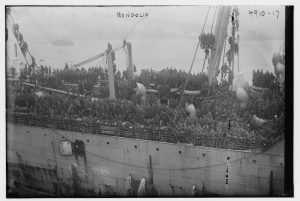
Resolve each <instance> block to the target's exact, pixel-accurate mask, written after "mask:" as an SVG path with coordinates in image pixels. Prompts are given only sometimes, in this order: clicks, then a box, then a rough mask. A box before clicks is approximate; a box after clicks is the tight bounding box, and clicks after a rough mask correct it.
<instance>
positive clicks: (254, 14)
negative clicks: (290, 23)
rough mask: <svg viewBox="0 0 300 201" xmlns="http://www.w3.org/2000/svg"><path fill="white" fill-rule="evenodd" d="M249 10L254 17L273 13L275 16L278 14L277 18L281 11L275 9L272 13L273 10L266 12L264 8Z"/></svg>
mask: <svg viewBox="0 0 300 201" xmlns="http://www.w3.org/2000/svg"><path fill="white" fill-rule="evenodd" d="M248 12H249V15H250V16H251V17H252V16H253V17H260V16H261V17H263V16H266V15H271V14H272V15H273V16H276V17H277V19H278V17H279V11H278V10H275V11H273V12H272V13H271V12H266V11H264V10H262V11H258V10H248Z"/></svg>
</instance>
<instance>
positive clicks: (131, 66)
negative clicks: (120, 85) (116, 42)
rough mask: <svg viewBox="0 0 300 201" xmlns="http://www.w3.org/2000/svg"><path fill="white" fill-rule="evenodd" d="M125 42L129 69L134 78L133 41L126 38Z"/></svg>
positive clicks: (130, 75)
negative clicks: (129, 41)
mask: <svg viewBox="0 0 300 201" xmlns="http://www.w3.org/2000/svg"><path fill="white" fill-rule="evenodd" d="M123 43H124V47H125V54H126V63H127V70H128V72H129V77H130V78H132V77H133V61H132V46H131V43H128V42H126V40H124V42H123Z"/></svg>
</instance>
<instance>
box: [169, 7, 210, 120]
mask: <svg viewBox="0 0 300 201" xmlns="http://www.w3.org/2000/svg"><path fill="white" fill-rule="evenodd" d="M209 11H210V7H209V8H208V11H207V14H206V18H205V21H204V24H203V27H202V31H201V34H200V36H201V35H202V34H203V31H204V27H205V25H206V21H207V17H208V14H209ZM200 42H201V40H200V39H199V40H198V44H197V47H196V50H195V53H194V57H193V60H192V63H191V66H190V70H189V72H188V76H187V78H186V82H185V84H184V87H183V89H182V90H181V95H180V101H179V104H178V106H177V109H176V113H175V117H174V124H175V123H176V119H177V115H178V110H179V107H180V105H181V102H182V99H183V95H184V91H185V89H186V86H187V83H188V81H189V78H190V75H191V71H192V68H193V65H194V62H195V58H196V55H197V52H198V49H199V46H200Z"/></svg>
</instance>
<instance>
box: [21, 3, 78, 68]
mask: <svg viewBox="0 0 300 201" xmlns="http://www.w3.org/2000/svg"><path fill="white" fill-rule="evenodd" d="M25 10H26V11H27V12H26V15H27V16H28V18H29V19H30V20H31V22H32V23H33V25H34V26H35V27H36V28H37V29H38V31H40V32H41V34H42V35H43V36H44V37H45V38H46V39H47V41H48V42H49V43H50V44H51V45H52V46H53V47H54V49H55V50H56V51H57V52H58V53H59V54H60V55H61V56H62V57H63V59H64V60H65V62H66V63H68V61H69V62H70V63H72V60H71V59H70V58H69V57H68V56H67V55H66V53H65V52H64V51H63V50H62V49H61V48H60V47H59V46H57V45H55V44H54V41H53V38H52V37H51V35H50V34H49V33H48V32H47V31H46V30H45V29H44V28H43V27H42V25H41V24H40V23H39V22H38V21H37V20H36V19H35V18H34V17H33V15H32V14H31V13H30V11H29V10H28V9H27V8H25Z"/></svg>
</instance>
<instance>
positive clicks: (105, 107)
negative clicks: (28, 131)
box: [8, 68, 284, 140]
mask: <svg viewBox="0 0 300 201" xmlns="http://www.w3.org/2000/svg"><path fill="white" fill-rule="evenodd" d="M115 75H116V76H115V83H116V94H117V99H115V100H109V99H107V97H108V86H107V82H105V80H107V71H106V70H104V69H103V68H89V69H88V70H85V69H63V70H55V69H54V70H53V72H52V75H51V76H46V77H45V76H42V75H39V76H38V75H37V76H36V77H35V78H32V79H35V81H36V82H38V83H40V84H41V85H44V86H47V87H54V88H56V87H57V88H63V82H69V83H77V84H78V86H80V85H81V86H82V88H83V89H80V87H78V89H77V92H78V93H80V92H82V94H85V96H82V97H76V96H69V95H61V94H55V93H45V95H44V96H36V94H35V93H36V91H38V90H39V89H38V88H37V89H34V88H27V87H25V86H21V87H20V88H19V89H17V90H16V91H15V92H14V93H13V94H15V97H14V101H9V104H8V108H9V109H10V110H12V111H14V112H17V111H19V110H24V108H26V109H27V111H28V112H32V113H34V114H36V115H43V116H48V117H49V118H53V119H54V118H55V119H57V118H65V119H73V120H78V121H95V120H96V119H98V120H101V119H105V120H111V121H113V122H119V123H120V125H130V126H136V127H141V128H153V129H176V130H184V131H186V132H192V133H196V134H201V135H207V136H212V137H224V136H226V137H232V138H238V139H240V138H241V139H253V140H263V139H265V140H266V139H268V138H270V137H275V136H278V135H280V134H282V133H283V129H284V125H283V124H284V92H282V91H280V90H277V91H274V92H273V93H272V94H267V95H261V94H252V93H251V91H248V93H249V101H248V103H247V107H246V108H241V107H240V103H239V101H238V100H237V98H236V95H235V93H234V92H232V91H231V90H230V85H229V83H228V82H226V81H224V80H223V82H222V83H220V84H217V85H215V86H214V87H209V86H208V78H207V76H206V75H205V74H194V75H192V76H191V77H190V80H189V83H188V85H187V90H200V91H201V93H200V95H189V96H184V98H183V101H182V106H183V107H180V109H179V110H177V106H178V104H179V95H178V94H172V93H170V92H169V91H170V89H171V88H182V85H183V83H184V82H185V80H186V78H187V73H185V72H182V71H177V70H175V69H165V70H162V71H159V72H157V71H154V70H143V71H142V72H141V74H140V77H139V78H137V79H136V80H134V81H130V80H129V79H128V78H127V77H126V76H127V74H126V71H124V72H123V74H122V75H121V73H120V72H115ZM99 77H100V81H101V84H100V85H103V86H102V88H101V87H100V88H97V90H100V91H101V90H104V89H105V90H106V92H105V93H102V91H101V92H100V94H102V95H101V96H98V99H92V95H93V94H91V93H89V92H90V91H92V90H93V87H94V86H95V85H96V84H97V82H98V81H99ZM51 79H52V81H51ZM262 79H263V78H262ZM102 81H103V82H102ZM136 82H140V83H142V84H143V85H144V86H146V87H147V88H151V87H153V86H156V87H157V88H158V94H157V97H158V98H163V97H165V98H167V99H168V100H169V104H168V106H167V105H161V104H156V102H155V103H152V104H150V103H147V104H145V105H143V104H140V102H139V97H138V96H137V94H136V93H135V91H134V87H135V84H136ZM53 84H54V85H56V86H53ZM103 94H104V95H103ZM186 104H193V105H194V106H195V108H196V117H193V118H190V117H189V115H188V113H187V112H186V111H185V108H184V105H186ZM26 109H25V110H26ZM176 113H177V117H178V118H177V121H176V123H174V121H173V120H174V117H175V114H176ZM253 115H256V116H258V117H260V118H263V119H266V120H267V122H266V123H263V124H261V123H260V122H256V121H255V119H254V118H253Z"/></svg>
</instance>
